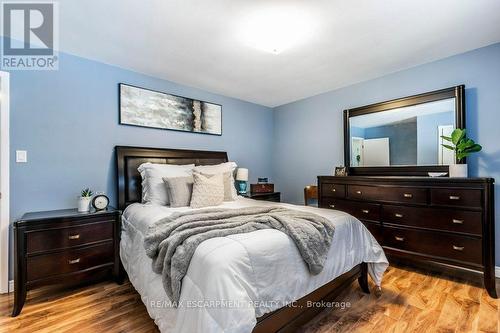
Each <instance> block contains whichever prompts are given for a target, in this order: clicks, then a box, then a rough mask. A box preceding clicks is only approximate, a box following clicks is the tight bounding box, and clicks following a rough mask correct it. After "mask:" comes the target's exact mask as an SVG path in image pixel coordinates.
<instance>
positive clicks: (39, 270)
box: [27, 241, 114, 282]
mask: <svg viewBox="0 0 500 333" xmlns="http://www.w3.org/2000/svg"><path fill="white" fill-rule="evenodd" d="M113 252H114V250H113V242H112V241H110V242H106V243H103V244H100V245H94V246H89V247H85V248H81V249H75V250H67V251H63V252H57V253H52V254H43V255H37V256H34V257H29V258H28V259H27V260H28V265H27V281H28V282H29V281H34V280H38V279H43V278H47V277H50V276H54V275H61V274H65V273H71V272H77V271H81V270H84V269H88V268H92V267H96V266H100V265H103V264H107V263H109V264H112V263H113V261H114V258H113Z"/></svg>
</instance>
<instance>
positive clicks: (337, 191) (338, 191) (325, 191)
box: [321, 183, 345, 198]
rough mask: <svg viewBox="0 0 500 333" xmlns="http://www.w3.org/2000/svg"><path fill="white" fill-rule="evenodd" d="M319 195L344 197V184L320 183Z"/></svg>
mask: <svg viewBox="0 0 500 333" xmlns="http://www.w3.org/2000/svg"><path fill="white" fill-rule="evenodd" d="M321 195H322V196H324V197H333V198H345V185H342V184H331V183H322V184H321Z"/></svg>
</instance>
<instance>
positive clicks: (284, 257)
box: [115, 146, 388, 332]
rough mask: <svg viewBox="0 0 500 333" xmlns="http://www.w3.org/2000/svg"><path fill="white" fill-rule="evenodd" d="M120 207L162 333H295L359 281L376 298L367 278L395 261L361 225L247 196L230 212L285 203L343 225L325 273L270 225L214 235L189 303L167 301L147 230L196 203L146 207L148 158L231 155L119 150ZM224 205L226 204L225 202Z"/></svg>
mask: <svg viewBox="0 0 500 333" xmlns="http://www.w3.org/2000/svg"><path fill="white" fill-rule="evenodd" d="M115 149H116V161H117V163H116V165H117V178H118V179H117V180H118V206H119V208H120V209H122V210H123V211H124V212H123V217H122V227H121V228H122V232H121V241H120V257H121V261H122V265H123V270H124V274H125V272H126V274H127V275H128V277H129V280H130V282H131V284H132V285H133V286H134V288H135V289H136V290H137V291H138V293H139V294H140V295H141V299H142V301H143V302H144V304H145V305H146V308H147V310H148V313H149V315H150V316H151V318H153V319H154V321H155V323H156V325H157V326H158V327H159V329H160V331H161V332H221V331H225V332H278V331H279V332H293V331H295V330H296V329H297V328H299V327H300V326H302V325H303V324H304V323H306V322H307V321H309V320H310V319H311V318H313V317H314V316H315V315H316V314H317V313H318V312H320V311H322V310H323V309H324V306H323V305H324V304H325V303H321V301H333V300H335V298H336V297H337V296H338V294H339V293H340V292H341V291H342V290H343V289H345V288H346V287H347V286H349V285H350V284H351V283H352V282H353V281H354V280H356V279H358V281H359V284H360V287H361V289H362V290H363V291H365V292H369V289H368V275H370V276H371V277H372V279H374V281H375V282H376V283H377V284H380V282H381V279H382V275H383V273H384V271H385V269H386V268H387V265H388V263H387V259H386V258H385V255H384V252H383V250H382V248H381V247H380V245H379V244H378V243H377V242H376V240H375V239H374V238H373V236H372V235H371V234H370V233H369V232H368V231H367V229H366V228H365V227H364V226H363V224H362V223H361V222H359V221H358V220H357V219H355V218H354V217H352V216H350V215H348V214H346V213H343V212H339V211H335V210H327V209H319V208H314V207H306V206H295V205H287V204H283V203H272V202H262V201H256V200H252V199H248V198H243V197H238V199H237V200H235V201H232V202H225V203H224V204H223V205H222V207H225V208H242V207H251V206H263V205H276V206H284V207H288V208H292V209H297V210H304V211H311V212H314V213H316V214H318V215H321V216H324V217H326V218H328V219H329V220H330V221H332V223H334V224H335V228H336V230H335V235H334V239H333V241H332V246H331V248H330V250H329V253H328V258H329V259H328V260H327V264H326V265H325V267H324V269H323V271H322V272H321V273H320V274H318V275H315V276H312V275H310V273H309V271H308V270H307V268H306V267H305V266H306V265H305V264H304V262H303V260H302V259H301V257H300V255H299V254H298V251H297V249H296V246H295V244H294V243H293V242H291V240H290V239H289V237H288V236H286V235H285V234H284V233H282V232H280V231H277V230H274V229H266V230H259V231H254V232H251V233H247V234H239V235H232V236H226V237H219V238H214V239H209V240H206V241H204V242H203V243H201V244H200V246H199V247H198V248H197V250H196V252H195V255H194V256H193V259H192V260H191V263H190V266H189V269H188V272H187V274H186V276H185V277H184V279H183V281H182V290H181V299H180V301H179V303H180V304H173V303H172V302H171V301H170V300H169V299H168V297H167V295H166V293H165V291H164V289H163V286H162V281H161V276H160V275H159V274H156V273H154V272H153V271H152V269H151V259H150V258H149V257H147V256H146V253H145V250H144V247H143V242H144V235H145V233H146V231H147V229H148V226H149V225H151V224H152V223H154V222H155V221H157V220H159V219H160V218H162V217H165V216H168V215H170V214H172V213H174V212H179V211H185V210H189V209H190V208H187V207H180V208H170V207H166V206H159V205H145V204H141V203H140V201H141V176H140V174H139V172H138V171H137V168H138V166H139V165H140V164H142V163H145V162H151V163H167V164H195V165H213V164H218V163H223V162H227V161H228V158H227V154H226V153H225V152H214V151H195V150H177V149H159V148H140V147H125V146H117V147H116V148H115ZM219 207H221V206H219Z"/></svg>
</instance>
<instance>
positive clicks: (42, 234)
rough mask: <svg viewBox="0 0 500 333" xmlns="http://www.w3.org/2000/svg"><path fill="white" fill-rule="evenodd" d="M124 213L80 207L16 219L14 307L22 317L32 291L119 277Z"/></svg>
mask: <svg viewBox="0 0 500 333" xmlns="http://www.w3.org/2000/svg"><path fill="white" fill-rule="evenodd" d="M120 218H121V213H120V211H118V210H115V209H113V208H108V210H106V211H100V212H94V213H78V212H77V210H76V209H66V210H55V211H47V212H36V213H27V214H25V215H24V216H23V217H22V218H21V219H20V220H19V221H16V222H14V270H15V271H14V275H15V277H14V284H15V285H14V286H15V294H14V308H13V311H12V316H17V315H18V314H19V313H20V312H21V310H22V308H23V305H24V301H25V299H26V293H27V291H28V290H30V289H34V288H36V287H39V286H42V285H48V284H78V283H86V282H89V281H94V280H102V279H104V278H107V277H114V278H115V279H117V281H119V279H120V274H119V273H120V268H119V264H120V259H119V251H118V247H119V235H120Z"/></svg>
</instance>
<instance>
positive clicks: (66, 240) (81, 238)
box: [26, 220, 113, 254]
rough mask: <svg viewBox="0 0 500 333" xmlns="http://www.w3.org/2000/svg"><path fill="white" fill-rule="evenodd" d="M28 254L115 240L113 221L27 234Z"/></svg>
mask: <svg viewBox="0 0 500 333" xmlns="http://www.w3.org/2000/svg"><path fill="white" fill-rule="evenodd" d="M26 237H27V239H26V242H27V253H28V254H32V253H38V252H43V251H48V250H55V249H62V248H69V247H73V246H78V245H85V244H90V243H94V242H98V241H104V240H111V239H113V220H104V221H102V222H96V223H91V224H84V225H79V226H75V227H67V228H58V229H49V230H41V231H32V232H28V233H27V236H26Z"/></svg>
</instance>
